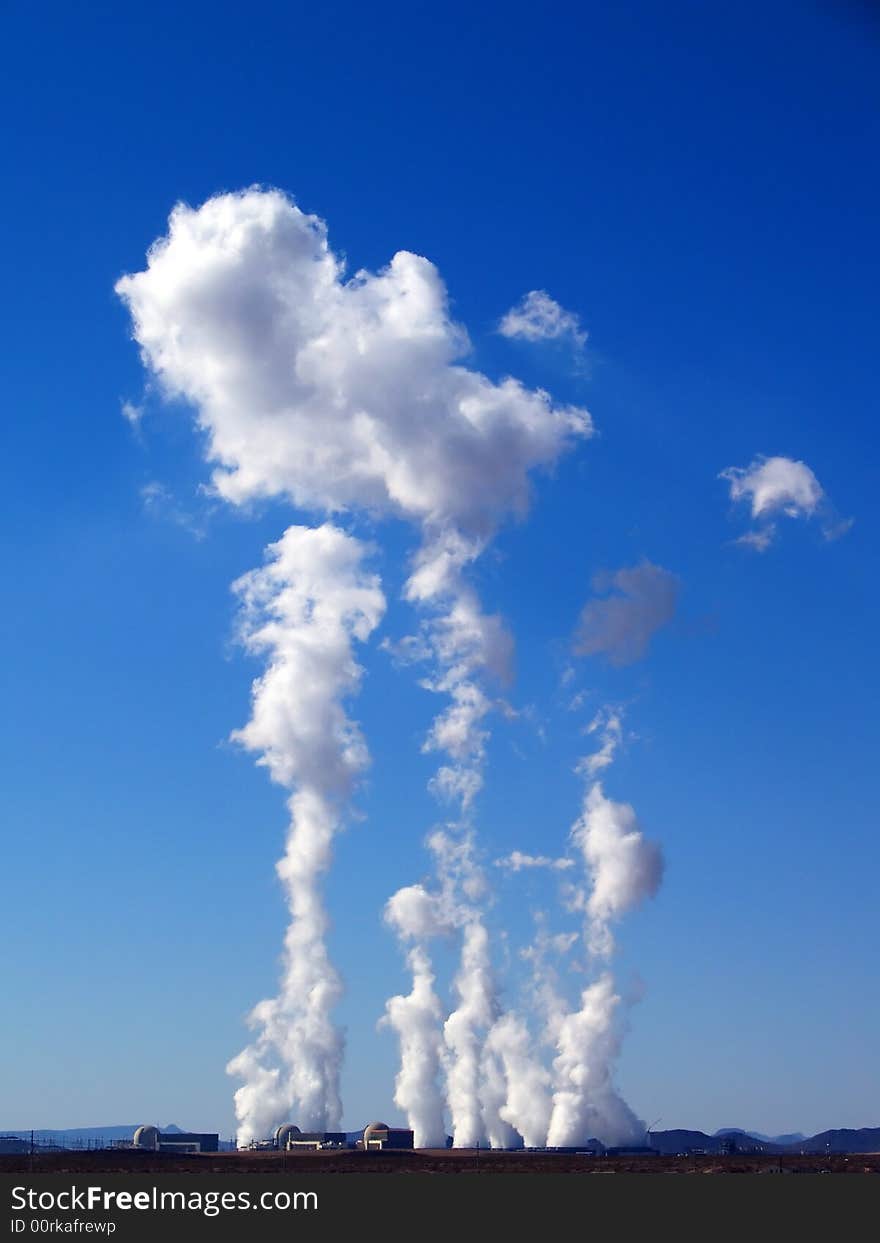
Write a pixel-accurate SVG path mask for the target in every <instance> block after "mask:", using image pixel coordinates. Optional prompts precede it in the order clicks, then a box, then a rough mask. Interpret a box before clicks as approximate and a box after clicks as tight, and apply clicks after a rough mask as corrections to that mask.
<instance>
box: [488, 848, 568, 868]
mask: <svg viewBox="0 0 880 1243" xmlns="http://www.w3.org/2000/svg"><path fill="white" fill-rule="evenodd" d="M573 865H574V860H573V859H563V858H560V859H551V858H549V857H548V856H547V855H527V854H523V852H522V851H521V850H513V851H511V853H510V854H509V855H505V856H504V858H503V859H496V860H495V866H496V867H497V868H504V869H505V870H506V871H508V872H522V871H524V870H526V869H528V868H549V869H550V870H552V871H556V872H564V871H565V870H566V869H567V868H570V867H572V866H573Z"/></svg>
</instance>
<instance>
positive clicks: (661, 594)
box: [575, 561, 679, 665]
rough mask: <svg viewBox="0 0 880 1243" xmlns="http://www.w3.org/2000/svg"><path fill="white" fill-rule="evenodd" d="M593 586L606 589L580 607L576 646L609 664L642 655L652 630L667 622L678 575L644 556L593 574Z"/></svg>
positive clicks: (676, 589) (674, 603)
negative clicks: (637, 562)
mask: <svg viewBox="0 0 880 1243" xmlns="http://www.w3.org/2000/svg"><path fill="white" fill-rule="evenodd" d="M593 588H594V590H596V591H597V592H608V593H609V594H608V595H606V596H605V598H604V599H593V600H590V601H588V602H587V604H586V605H585V606H584V609H583V611H582V613H581V616H580V622H579V624H578V629H577V633H576V635H575V651H576V652H578V653H579V654H580V655H582V656H595V655H598V654H599V653H601V654H603V655H605V656H606V657H607V658H608V660H609V661H610V662H611V664H612V665H630V664H632V663H633V662H634V661H637V660H640V659H641V657H642V656H644V654H645V652H646V650H647V648H648V644H649V643H650V641H651V638H652V637H653V635H654V634H656V632H657V631H658V630H659V629H660V628H661V627H662V626H665V625H666V624H667V622H669V621H671V619H672V616H673V614H674V613H675V605H676V601H677V598H678V589H679V580H678V578H677V577H676V576H675V575H674V574H672V573H670V571H669V570H664V569H663V568H662V566H659V565H652V564H651V562H650V561H643V562H642V563H641V564H640V565H636V566H632V567H631V568H624V569H620V570H616V571H614V572H613V573H610V574H597V575H596V576H595V578H594V579H593Z"/></svg>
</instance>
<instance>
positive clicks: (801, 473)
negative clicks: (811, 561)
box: [719, 456, 852, 552]
mask: <svg viewBox="0 0 880 1243" xmlns="http://www.w3.org/2000/svg"><path fill="white" fill-rule="evenodd" d="M719 478H721V479H725V480H726V481H727V482H728V483H729V484H730V499H731V500H732V501H743V502H745V503H746V504H748V506H749V509H750V512H751V516H752V518H753V519H754V520H756V521H757V522H758V523H759V525H758V527H756V528H755V529H753V530H751V531H747V532H746V533H745V534H744V535H741V536H740V537H739V539H737V540H736V541H735V542H736V543H737V544H743V545H745V546H747V547H750V548H753V549H754V550H755V551H756V552H765V551H766V550H767V549H768V548H769V547H770V545H771V544H772V543H773V540H774V539H775V538H776V523H775V521H774V519H776V518H778V517H781V516H782V517H786V518H804V519H810V518H818V519H819V520H820V521H821V524H822V533H823V535H824V536H825V538H826V539H828V540H833V539H837V538H838V537H839V536H841V535H844V534H845V533H846V532H847V531H848V530H849V528H850V527H851V526H852V520H851V519H843V520H841V519H840V518H839V517H838V516H837V514H836V513H835V511H834V507H833V506H832V504H831V501H830V500H829V498H828V495H827V493H826V492H825V490H824V489H823V487H822V485H821V484H820V483H819V480H818V479H817V478H816V476H815V475H814V473H813V471H812V470H811V469H810V467H809V466H807V464H806V462H798V461H795V460H794V459H793V458H788V457H763V456H758V457H756V458H755V459H754V460H753V461H752V462H751V463H750V465H749V466H729V467H727V469H726V470H723V471H721V474H720V475H719Z"/></svg>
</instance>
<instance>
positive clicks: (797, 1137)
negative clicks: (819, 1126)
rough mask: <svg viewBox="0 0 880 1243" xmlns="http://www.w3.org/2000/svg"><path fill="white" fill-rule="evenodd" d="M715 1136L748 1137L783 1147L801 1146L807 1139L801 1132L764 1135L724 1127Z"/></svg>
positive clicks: (737, 1127)
mask: <svg viewBox="0 0 880 1243" xmlns="http://www.w3.org/2000/svg"><path fill="white" fill-rule="evenodd" d="M715 1134H716V1135H748V1136H749V1137H750V1138H751V1139H760V1140H761V1141H762V1142H763V1143H765V1144H779V1145H781V1146H782V1147H785V1146H786V1145H787V1144H799V1143H801V1142H802V1141H803V1140H805V1139H806V1138H807V1137H806V1135H804V1134H803V1133H802V1132H801V1131H791V1132H790V1133H789V1134H788V1135H762V1133H761V1132H760V1131H744V1130H743V1129H742V1127H740V1126H723V1127H720V1128H719V1129H718V1130H717V1131H716V1132H715Z"/></svg>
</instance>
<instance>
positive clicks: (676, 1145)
mask: <svg viewBox="0 0 880 1243" xmlns="http://www.w3.org/2000/svg"><path fill="white" fill-rule="evenodd" d="M730 1144H734V1145H735V1146H736V1150H737V1151H738V1152H770V1153H786V1152H790V1153H798V1152H811V1153H815V1152H880V1127H861V1128H860V1129H859V1130H847V1129H843V1130H836V1131H822V1132H820V1134H818V1135H810V1136H804V1135H798V1134H797V1133H796V1132H795V1133H794V1134H792V1135H777V1136H775V1137H774V1138H772V1139H768V1138H767V1137H766V1136H762V1135H755V1134H754V1133H751V1132H749V1131H742V1130H740V1129H739V1127H725V1128H724V1129H722V1130H721V1131H716V1133H715V1134H714V1135H706V1134H705V1133H704V1132H703V1131H684V1130H680V1131H652V1132H651V1146H652V1147H653V1148H657V1149H659V1150H660V1152H661V1153H663V1155H664V1156H670V1155H672V1154H674V1153H677V1152H708V1153H720V1152H723V1151H724V1150H725V1148H726V1147H727V1146H728V1145H730Z"/></svg>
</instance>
